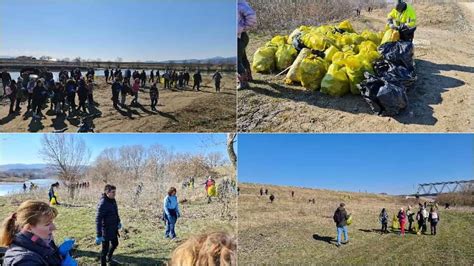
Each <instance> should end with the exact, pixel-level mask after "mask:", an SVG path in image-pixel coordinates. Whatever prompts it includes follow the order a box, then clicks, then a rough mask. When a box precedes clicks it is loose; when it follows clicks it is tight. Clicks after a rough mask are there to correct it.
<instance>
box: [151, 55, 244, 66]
mask: <svg viewBox="0 0 474 266" xmlns="http://www.w3.org/2000/svg"><path fill="white" fill-rule="evenodd" d="M236 61H237V57H235V56H233V57H222V56H216V57H212V58H206V59H186V60H167V61H160V62H159V63H179V64H181V63H191V64H209V63H210V64H216V65H218V64H235V63H236Z"/></svg>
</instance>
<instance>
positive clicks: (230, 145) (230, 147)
mask: <svg viewBox="0 0 474 266" xmlns="http://www.w3.org/2000/svg"><path fill="white" fill-rule="evenodd" d="M236 137H237V133H227V154H228V155H229V159H230V162H231V163H232V166H234V169H237V155H236V154H235V150H234V143H235V141H236Z"/></svg>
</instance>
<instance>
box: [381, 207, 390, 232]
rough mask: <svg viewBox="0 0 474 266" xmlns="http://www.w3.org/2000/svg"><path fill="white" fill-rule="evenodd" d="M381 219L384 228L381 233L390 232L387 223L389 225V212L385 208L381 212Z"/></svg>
mask: <svg viewBox="0 0 474 266" xmlns="http://www.w3.org/2000/svg"><path fill="white" fill-rule="evenodd" d="M379 221H380V223H381V224H382V229H381V230H380V233H381V234H384V233H386V234H387V233H388V229H387V225H388V213H387V210H385V208H383V209H382V211H381V212H380V214H379Z"/></svg>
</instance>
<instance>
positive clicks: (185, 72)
mask: <svg viewBox="0 0 474 266" xmlns="http://www.w3.org/2000/svg"><path fill="white" fill-rule="evenodd" d="M183 76H184V85H185V86H189V79H190V78H191V77H190V76H189V72H188V71H187V70H185V71H184V74H183Z"/></svg>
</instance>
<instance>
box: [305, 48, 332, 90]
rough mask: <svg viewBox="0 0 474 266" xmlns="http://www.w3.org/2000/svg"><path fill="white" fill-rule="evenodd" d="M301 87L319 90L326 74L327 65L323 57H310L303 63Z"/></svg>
mask: <svg viewBox="0 0 474 266" xmlns="http://www.w3.org/2000/svg"><path fill="white" fill-rule="evenodd" d="M300 67H301V70H300V71H301V85H303V87H305V88H306V89H310V90H319V88H320V86H321V80H322V79H323V77H324V74H326V70H327V63H326V61H324V59H322V58H321V57H317V56H315V55H310V56H308V57H306V58H305V59H303V61H301V65H300Z"/></svg>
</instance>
